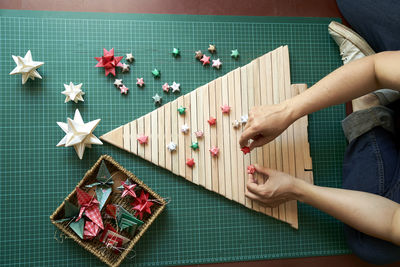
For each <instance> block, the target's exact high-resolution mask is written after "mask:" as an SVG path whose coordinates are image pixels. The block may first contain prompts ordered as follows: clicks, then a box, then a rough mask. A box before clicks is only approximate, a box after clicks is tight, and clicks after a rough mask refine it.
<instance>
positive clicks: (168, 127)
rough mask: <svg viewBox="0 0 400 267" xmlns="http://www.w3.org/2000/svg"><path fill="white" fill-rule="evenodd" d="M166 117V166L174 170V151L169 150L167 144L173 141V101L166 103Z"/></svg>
mask: <svg viewBox="0 0 400 267" xmlns="http://www.w3.org/2000/svg"><path fill="white" fill-rule="evenodd" d="M164 114H165V116H164V118H165V138H164V140H165V147H164V150H165V168H166V169H167V170H169V171H172V153H176V151H174V152H172V153H171V152H170V151H168V150H167V147H166V146H167V145H168V144H169V143H170V142H171V141H172V135H171V133H172V125H171V102H169V103H167V104H165V105H164Z"/></svg>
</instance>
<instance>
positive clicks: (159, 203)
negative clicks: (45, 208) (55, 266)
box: [50, 155, 166, 266]
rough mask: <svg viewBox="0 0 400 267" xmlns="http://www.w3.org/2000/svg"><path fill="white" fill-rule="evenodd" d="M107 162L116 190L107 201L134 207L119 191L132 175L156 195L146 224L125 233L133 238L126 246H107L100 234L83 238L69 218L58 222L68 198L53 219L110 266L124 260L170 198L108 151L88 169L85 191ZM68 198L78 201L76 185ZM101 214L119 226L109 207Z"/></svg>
mask: <svg viewBox="0 0 400 267" xmlns="http://www.w3.org/2000/svg"><path fill="white" fill-rule="evenodd" d="M102 161H104V163H105V164H106V166H107V169H108V170H109V172H110V173H111V174H112V177H113V180H114V186H113V191H112V193H111V195H110V197H109V199H108V201H107V204H117V205H120V206H122V207H124V208H125V209H126V210H131V206H130V203H131V201H129V199H128V198H126V197H125V198H121V197H120V195H121V194H120V192H117V190H116V187H117V186H118V185H119V184H118V183H120V181H123V180H125V179H127V178H130V179H131V180H132V181H133V182H134V183H136V184H137V185H138V187H140V188H141V189H142V190H144V191H145V192H147V193H149V199H155V200H156V202H154V205H153V206H152V207H151V211H152V212H151V214H146V215H145V216H144V217H143V222H144V224H143V225H141V226H140V227H139V228H138V229H137V230H136V233H135V235H134V236H133V237H131V236H127V234H126V233H122V234H123V235H124V236H126V237H128V238H129V239H130V241H129V242H128V243H127V244H126V245H125V246H124V250H123V251H122V252H121V253H115V251H113V250H111V249H105V248H106V247H105V245H104V244H103V243H102V242H100V241H99V239H98V238H94V239H92V240H82V239H80V238H79V237H78V235H76V234H75V232H74V231H73V230H72V229H71V228H70V227H68V222H61V223H60V222H56V221H57V220H60V219H62V218H64V205H65V204H64V202H63V203H62V204H61V205H60V206H59V207H58V208H57V209H56V210H55V211H54V213H53V214H52V215H51V216H50V220H51V222H52V223H53V224H54V225H55V226H57V227H58V228H59V229H60V230H61V231H62V232H63V233H64V234H65V235H66V236H67V237H69V238H71V239H73V240H75V242H77V243H78V244H79V245H81V246H82V247H84V248H85V249H86V250H88V251H90V252H91V253H93V254H94V255H96V256H97V257H98V258H99V259H100V260H102V261H103V262H104V263H106V264H107V265H109V266H118V265H119V264H121V262H122V260H123V259H124V258H125V257H126V256H127V255H128V253H129V252H130V251H131V250H132V248H133V247H134V246H135V244H136V243H137V242H138V241H139V239H140V237H141V236H142V235H143V234H144V233H145V232H146V230H147V229H148V228H149V226H150V225H151V224H152V223H153V221H154V220H155V219H156V218H157V216H158V215H159V214H160V213H161V211H162V210H163V209H164V208H165V205H166V202H165V200H164V199H163V198H162V197H161V196H160V195H158V194H157V193H155V192H154V191H153V190H151V189H150V188H149V187H148V186H147V185H145V184H144V183H143V182H142V181H141V180H139V179H138V178H137V177H136V176H135V175H134V174H132V173H131V172H129V171H127V170H126V169H125V168H124V167H122V166H121V165H119V164H118V163H117V162H116V161H115V160H114V159H113V158H111V157H110V156H108V155H102V156H101V157H100V158H99V159H98V160H97V162H96V163H95V164H94V165H93V167H92V168H91V169H90V170H89V171H87V172H86V174H85V176H84V177H83V179H82V180H81V181H80V182H79V183H78V185H77V187H79V188H80V189H83V190H84V191H88V189H87V188H85V185H89V184H91V183H94V182H95V181H96V175H97V172H98V170H99V167H100V164H101V162H102ZM65 199H66V200H68V201H70V202H71V203H73V204H75V205H77V197H76V189H74V190H73V191H72V192H71V193H70V194H69V195H68V196H67V197H66V198H65ZM101 215H102V217H103V222H104V223H110V224H111V225H112V226H114V227H115V226H116V225H115V222H114V220H113V219H105V217H106V216H105V209H103V210H102V211H101Z"/></svg>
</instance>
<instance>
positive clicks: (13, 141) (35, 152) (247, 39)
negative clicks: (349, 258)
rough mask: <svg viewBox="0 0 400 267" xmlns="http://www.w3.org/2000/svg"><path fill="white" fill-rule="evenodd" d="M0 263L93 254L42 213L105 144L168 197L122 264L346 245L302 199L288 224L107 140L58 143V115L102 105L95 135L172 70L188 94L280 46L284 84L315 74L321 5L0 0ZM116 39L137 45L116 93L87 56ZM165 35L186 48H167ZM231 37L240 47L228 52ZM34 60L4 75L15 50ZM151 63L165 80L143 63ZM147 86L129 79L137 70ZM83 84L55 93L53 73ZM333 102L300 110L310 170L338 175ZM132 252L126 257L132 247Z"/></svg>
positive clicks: (145, 103)
mask: <svg viewBox="0 0 400 267" xmlns="http://www.w3.org/2000/svg"><path fill="white" fill-rule="evenodd" d="M0 14H1V18H0V33H1V39H0V70H1V71H0V102H1V106H0V109H1V112H0V116H1V121H0V140H1V147H0V155H1V156H0V157H1V158H0V164H1V165H0V171H1V177H0V184H1V190H0V194H1V195H0V208H1V216H0V229H1V240H0V245H1V252H0V253H1V255H0V265H2V266H16V265H35V266H72V265H73V266H88V265H100V261H99V260H97V258H95V257H94V256H92V255H91V254H90V253H88V252H86V251H85V250H84V249H82V248H81V247H79V246H78V245H77V244H75V243H74V242H73V241H71V240H64V242H63V243H62V244H61V243H58V242H57V241H56V240H55V239H54V232H55V230H56V228H55V227H54V226H53V225H52V224H51V223H50V220H49V215H50V214H51V213H52V212H53V211H54V210H55V209H56V207H57V206H58V205H60V203H61V202H62V201H63V199H64V197H65V196H66V195H67V194H69V192H71V191H72V190H73V188H74V186H75V185H76V184H77V183H78V181H79V180H80V179H81V178H82V177H83V175H84V173H85V172H86V170H87V169H89V168H90V167H91V166H92V164H93V163H94V162H95V161H96V160H97V158H98V157H99V156H100V155H101V154H109V155H111V156H112V157H114V158H115V159H116V160H117V161H118V162H120V163H121V164H122V165H123V166H124V167H126V168H127V169H128V170H130V171H132V172H133V173H135V174H136V175H137V176H138V177H140V178H141V179H142V180H143V181H144V182H145V183H146V184H148V185H149V186H150V187H151V188H153V189H154V190H155V191H156V192H158V193H160V194H161V195H162V196H164V197H169V198H171V202H170V203H169V204H168V206H167V209H166V210H165V211H164V212H163V214H162V215H161V216H160V217H159V218H158V219H157V220H156V222H155V223H154V224H153V225H152V226H151V227H150V230H149V231H148V232H147V233H146V234H145V235H144V237H143V238H142V239H141V240H140V241H139V243H138V244H137V246H136V247H135V252H136V257H134V258H133V259H131V260H128V259H127V260H125V262H124V263H125V265H128V264H132V263H134V264H135V265H136V266H149V265H152V266H165V265H174V264H198V263H210V262H226V261H240V260H255V259H273V258H287V257H302V256H314V255H332V254H343V253H348V252H349V250H348V248H347V246H346V244H345V241H344V236H343V233H342V225H341V224H340V223H339V222H337V221H336V220H334V219H333V218H331V217H329V216H327V215H325V214H323V213H321V212H319V211H317V210H316V209H314V208H311V207H309V206H306V205H302V204H300V205H299V225H300V229H299V230H298V231H296V230H293V229H292V228H290V227H289V226H288V225H287V224H285V223H281V222H279V221H276V220H274V219H272V218H269V217H267V216H265V215H262V214H259V213H256V212H253V211H251V210H248V209H246V208H244V207H242V206H240V205H238V204H236V203H233V202H230V201H229V200H227V199H224V198H222V197H220V196H219V195H217V194H214V193H212V192H209V191H207V190H205V189H203V188H201V187H198V186H195V185H193V184H192V183H190V182H187V181H185V180H184V179H182V178H180V177H177V176H175V175H173V174H172V173H170V172H168V171H166V170H163V169H161V168H158V167H155V166H154V165H152V164H151V163H148V162H146V161H144V160H142V159H140V158H139V157H136V156H134V155H132V154H128V153H126V152H124V151H122V150H120V149H118V148H116V147H114V146H111V145H109V144H104V145H103V146H94V147H93V148H92V149H88V150H86V152H85V155H84V159H83V160H79V159H78V157H77V155H76V153H75V151H74V149H73V148H56V144H57V143H58V141H59V140H60V139H61V138H62V137H63V136H64V134H63V132H62V130H61V129H60V128H59V127H58V126H57V124H56V122H57V121H64V122H65V121H66V119H67V117H72V116H73V112H74V110H75V108H79V110H80V111H81V114H82V116H83V119H84V120H85V121H89V120H93V119H97V118H101V119H102V120H101V122H100V124H99V126H98V127H97V129H96V131H95V134H96V135H97V136H100V135H101V134H103V133H105V132H108V131H109V130H111V129H113V128H115V127H117V126H119V125H121V124H124V123H126V122H128V121H131V120H132V119H135V118H137V117H139V116H141V115H143V114H146V113H148V112H149V111H152V110H153V109H154V108H155V106H154V104H153V101H152V99H151V96H152V95H154V94H155V93H156V92H158V93H159V94H162V96H163V101H164V103H166V102H167V101H170V100H173V99H176V98H177V96H178V95H180V94H175V95H174V94H171V93H170V94H164V93H162V91H161V85H162V84H163V83H164V82H169V83H172V82H173V81H176V82H179V83H181V88H182V92H181V94H185V93H187V92H189V91H190V90H193V89H195V88H196V87H198V86H200V85H202V84H204V83H206V82H209V81H211V80H213V79H215V78H217V77H219V76H221V75H223V74H225V73H227V72H228V71H230V70H232V69H234V68H236V67H238V66H242V65H244V64H246V63H248V62H250V60H252V59H254V58H256V57H258V56H261V55H262V54H264V53H266V52H268V51H270V50H273V49H275V48H276V47H278V46H280V45H285V44H287V45H289V51H290V55H291V56H290V58H291V71H292V82H293V83H307V84H308V85H309V86H310V85H312V84H313V83H315V82H317V81H318V80H319V79H320V78H322V77H323V76H325V75H326V74H327V73H329V72H331V71H332V70H334V69H335V68H337V67H338V66H339V65H340V63H341V62H340V58H339V53H338V49H337V47H336V45H335V44H334V42H333V41H332V40H331V39H330V37H329V35H328V32H327V25H328V23H329V21H330V20H331V19H328V18H279V17H267V18H265V17H222V16H221V17H220V16H184V15H182V16H179V15H140V14H137V15H129V14H99V13H96V14H95V13H93V14H89V13H80V14H79V13H65V12H64V13H63V12H60V13H56V12H29V11H5V10H2V11H0ZM209 43H214V44H216V46H217V49H218V54H217V56H218V57H220V58H221V60H222V61H223V63H224V64H223V67H222V69H221V70H215V69H213V68H211V67H206V68H204V67H202V66H201V65H200V63H199V62H196V61H195V60H194V57H193V56H194V51H195V50H198V49H201V50H206V49H207V47H208V44H209ZM103 47H104V48H107V49H111V48H114V49H115V52H116V55H125V54H126V53H129V52H131V51H132V52H133V54H134V56H135V58H136V61H135V63H134V64H133V68H132V71H131V72H130V73H127V74H122V73H120V72H119V73H118V74H117V76H118V77H119V78H122V79H123V80H124V83H125V84H126V85H127V86H128V87H129V88H130V91H129V94H128V95H127V96H121V95H120V93H119V91H118V90H117V89H116V88H115V87H114V86H113V81H114V80H113V77H111V76H109V77H105V76H104V70H103V69H102V68H95V67H94V66H95V64H96V60H95V59H94V57H95V56H101V55H102V49H103ZM173 47H179V48H180V49H181V51H182V56H181V57H180V58H177V59H174V58H173V57H172V55H171V51H172V48H173ZM235 48H238V49H239V51H240V58H239V60H237V61H235V60H233V59H232V58H231V57H230V50H232V49H235ZM28 49H31V51H32V54H33V59H34V60H37V61H44V62H45V65H44V66H42V67H41V68H40V69H39V72H40V73H41V74H42V76H43V80H35V81H32V80H30V81H28V82H27V83H26V84H25V85H21V77H20V76H9V75H8V73H9V72H10V71H11V70H12V69H13V68H14V66H15V64H14V62H13V60H12V58H11V55H12V54H13V55H21V56H24V55H25V53H26V52H27V50H28ZM154 67H157V68H159V69H160V70H161V73H162V74H161V79H159V80H154V79H153V78H152V77H151V73H150V71H151V69H152V68H154ZM141 76H143V77H144V80H145V82H146V87H145V88H144V89H138V88H137V87H136V85H135V81H136V77H141ZM70 81H72V82H74V83H83V87H82V88H83V90H84V91H85V93H86V95H85V96H84V99H85V102H84V103H82V102H80V103H79V104H75V103H71V102H70V103H67V104H64V96H63V95H62V94H61V91H63V90H64V88H63V84H64V83H69V82H70ZM344 116H345V112H344V107H343V106H337V107H333V108H329V109H326V110H324V111H320V112H317V113H316V114H313V115H311V116H310V126H309V136H310V143H311V154H312V157H313V163H314V164H313V166H314V167H313V168H314V177H315V183H316V184H318V185H323V186H334V187H338V186H340V185H341V162H342V158H343V153H344V149H345V139H344V137H343V135H342V132H341V128H340V120H341V119H342V118H343V117H344ZM130 255H132V256H134V255H135V253H131V254H130Z"/></svg>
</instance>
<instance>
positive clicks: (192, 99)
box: [190, 91, 201, 184]
mask: <svg viewBox="0 0 400 267" xmlns="http://www.w3.org/2000/svg"><path fill="white" fill-rule="evenodd" d="M190 104H191V106H192V108H191V111H192V113H191V117H190V121H191V122H192V125H191V128H192V130H194V131H198V130H201V129H199V127H198V125H197V92H196V91H193V92H191V93H190ZM192 140H193V139H192ZM192 157H193V159H194V162H196V164H198V162H199V153H198V152H196V153H193V152H192ZM192 169H193V171H192V175H193V183H195V184H199V168H198V166H196V165H194V166H193V168H192Z"/></svg>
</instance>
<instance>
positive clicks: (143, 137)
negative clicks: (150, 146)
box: [137, 135, 149, 145]
mask: <svg viewBox="0 0 400 267" xmlns="http://www.w3.org/2000/svg"><path fill="white" fill-rule="evenodd" d="M137 140H138V141H139V143H140V144H141V145H144V144H147V142H148V141H149V137H148V136H147V135H141V136H139V137H138V139H137Z"/></svg>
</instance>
